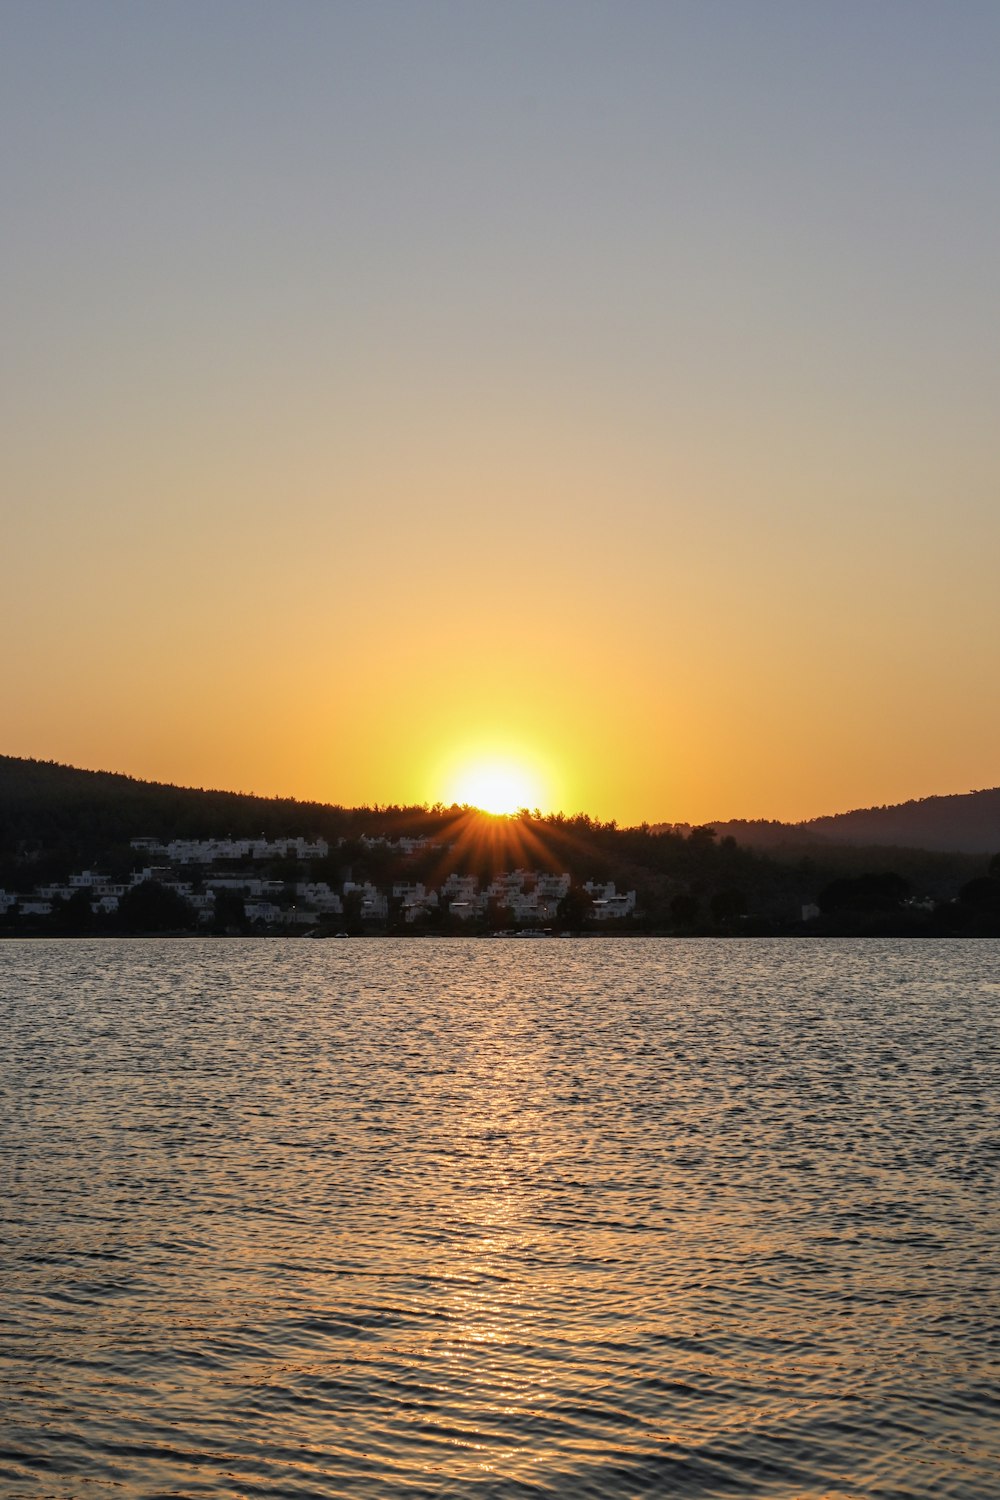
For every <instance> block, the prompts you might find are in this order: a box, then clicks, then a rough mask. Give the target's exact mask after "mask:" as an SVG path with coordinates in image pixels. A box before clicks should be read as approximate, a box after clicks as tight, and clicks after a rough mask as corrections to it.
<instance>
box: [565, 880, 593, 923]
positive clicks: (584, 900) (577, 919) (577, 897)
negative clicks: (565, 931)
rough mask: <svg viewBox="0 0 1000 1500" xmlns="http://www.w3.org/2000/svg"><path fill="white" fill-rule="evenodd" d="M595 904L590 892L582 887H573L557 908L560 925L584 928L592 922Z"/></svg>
mask: <svg viewBox="0 0 1000 1500" xmlns="http://www.w3.org/2000/svg"><path fill="white" fill-rule="evenodd" d="M593 910H594V902H593V899H592V897H591V895H590V892H589V891H585V890H584V888H583V886H582V885H571V886H570V888H569V890H568V891H567V892H566V894H565V896H563V897H562V899H561V900H560V902H559V905H558V907H557V908H556V912H557V915H558V917H559V921H560V923H561V924H562V925H563V926H564V927H583V926H584V924H585V923H586V922H588V921H589V920H590V916H591V914H592V912H593Z"/></svg>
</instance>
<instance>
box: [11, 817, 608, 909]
mask: <svg viewBox="0 0 1000 1500" xmlns="http://www.w3.org/2000/svg"><path fill="white" fill-rule="evenodd" d="M129 842H130V847H131V849H132V851H133V854H134V857H135V860H136V867H135V868H134V869H133V871H132V873H131V875H130V876H129V878H128V879H127V880H122V879H117V880H116V879H114V878H113V877H111V876H109V875H107V874H104V873H102V872H101V871H99V870H91V869H84V870H79V871H76V872H75V873H73V874H71V875H70V876H69V877H68V879H67V880H66V881H57V882H48V883H43V884H39V885H37V886H36V887H35V888H34V889H32V890H30V891H28V892H24V891H20V892H18V891H7V890H0V916H4V917H8V916H9V917H11V918H13V919H15V920H25V919H26V920H34V921H35V922H38V921H40V920H42V919H45V918H52V917H56V916H58V915H59V914H60V913H61V912H64V911H66V910H67V909H69V908H70V905H71V903H74V904H75V905H74V910H75V911H76V913H77V914H82V913H83V912H84V910H89V913H90V915H91V916H92V917H94V918H97V919H102V918H103V919H108V918H113V917H116V916H117V915H118V914H119V912H120V911H121V910H122V908H123V905H124V904H126V903H127V902H128V900H129V897H130V895H131V894H132V893H134V892H135V891H137V890H138V889H139V888H140V887H143V886H145V887H149V888H153V889H155V890H156V891H159V892H169V893H171V895H172V896H173V897H174V898H175V901H174V905H173V907H172V908H167V910H172V911H173V912H175V913H176V914H177V915H178V917H180V916H181V915H183V914H184V913H183V906H182V905H180V904H178V903H183V904H185V905H186V907H187V908H189V916H190V919H191V921H192V923H193V924H194V925H196V926H198V927H203V928H213V929H214V928H216V927H217V926H218V925H219V923H220V920H221V921H222V923H223V925H224V926H226V927H232V928H236V929H241V930H242V929H250V930H252V931H257V932H274V931H286V932H287V931H296V930H298V931H302V930H304V929H310V928H319V927H320V926H321V925H323V924H328V923H330V922H335V921H336V920H337V919H343V921H344V922H346V923H350V924H353V925H358V924H360V925H361V927H362V928H363V929H364V928H384V927H385V926H386V924H388V923H389V922H390V920H391V921H392V923H393V925H394V926H396V927H399V926H402V927H404V928H411V929H413V928H418V927H420V926H426V925H438V926H440V925H441V921H442V919H444V918H446V919H447V921H448V922H449V924H450V925H452V926H455V925H458V926H464V925H465V924H471V925H476V924H482V923H483V922H488V923H489V925H490V926H491V927H492V928H494V929H496V928H497V926H498V925H499V926H501V927H504V926H507V925H508V924H509V925H510V926H512V927H514V928H518V929H544V928H546V927H549V926H551V925H553V924H555V923H557V922H559V921H560V919H561V918H565V917H566V915H567V901H568V898H569V897H570V893H571V890H572V889H573V885H572V881H571V877H570V875H569V874H568V873H562V874H553V873H551V872H550V871H542V870H528V869H516V870H513V871H510V872H509V873H502V874H497V875H495V876H494V878H493V879H492V880H490V881H489V882H488V883H486V882H482V883H481V882H480V880H479V878H478V876H476V875H473V874H463V873H459V872H458V871H454V870H452V871H450V872H449V874H448V875H447V876H446V877H445V878H444V879H443V880H442V881H441V882H440V884H439V885H437V886H432V885H430V884H429V883H426V882H425V881H394V882H392V883H391V884H389V885H387V886H385V887H380V886H378V885H376V884H375V883H373V882H372V881H371V880H363V881H355V880H353V879H351V878H350V877H347V878H345V879H343V880H341V881H339V882H332V883H331V881H330V880H328V879H327V880H322V879H314V878H309V877H308V875H307V877H306V878H298V875H299V874H300V872H301V871H302V870H303V868H304V869H305V870H306V871H308V870H309V867H310V866H311V865H312V864H313V863H315V862H327V861H328V860H329V857H330V855H331V852H333V851H332V850H331V845H330V844H329V843H328V841H327V840H326V839H323V838H316V839H306V838H301V837H296V838H291V837H289V838H277V839H267V838H263V837H261V838H258V839H231V838H226V839H171V840H169V841H167V842H163V841H161V840H159V839H157V838H152V837H140V838H134V839H131V840H130V841H129ZM345 842H346V841H345V840H340V841H339V845H340V846H343V845H344V844H345ZM361 843H362V844H363V845H365V846H367V848H368V849H376V848H381V849H384V850H385V851H387V852H388V853H390V854H392V855H395V856H412V855H416V854H427V853H432V852H434V851H440V853H441V854H442V855H444V856H445V857H446V856H447V854H448V849H449V846H448V845H442V844H435V843H433V842H432V841H431V840H429V839H422V838H400V839H396V840H390V839H385V838H372V837H370V836H363V837H362V840H361ZM335 847H336V846H335ZM279 861H280V862H287V863H289V864H290V865H291V867H292V868H293V869H294V870H295V872H296V877H295V878H291V879H286V878H280V877H276V876H275V875H274V874H273V873H272V872H273V870H274V866H275V864H276V863H277V862H279ZM262 866H266V867H267V868H266V870H264V869H262V868H261V867H262ZM575 894H576V899H575V901H574V903H573V904H572V909H573V913H574V914H575V915H577V916H579V915H585V916H586V918H587V920H588V921H592V922H596V923H605V922H614V921H621V920H622V919H624V918H628V917H631V916H633V915H634V914H635V911H636V893H635V891H634V890H632V891H628V892H626V893H619V892H618V891H616V889H615V885H614V882H613V881H604V882H602V881H598V880H588V881H585V882H584V883H583V885H582V886H581V887H579V888H578V890H577V891H576V893H575ZM147 909H148V908H147Z"/></svg>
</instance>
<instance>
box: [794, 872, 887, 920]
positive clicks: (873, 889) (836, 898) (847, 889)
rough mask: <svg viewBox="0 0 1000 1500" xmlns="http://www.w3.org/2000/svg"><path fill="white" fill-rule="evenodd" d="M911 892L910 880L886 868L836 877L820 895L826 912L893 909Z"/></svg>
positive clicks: (820, 907)
mask: <svg viewBox="0 0 1000 1500" xmlns="http://www.w3.org/2000/svg"><path fill="white" fill-rule="evenodd" d="M909 894H910V882H909V881H908V880H904V879H903V877H902V876H901V875H896V874H894V873H893V872H892V871H891V870H886V871H884V872H883V873H882V874H879V875H876V874H868V875H855V876H853V877H851V876H844V877H842V878H841V879H840V880H832V881H831V882H830V884H829V885H828V886H825V887H824V889H823V890H822V891H820V893H819V895H818V896H817V898H816V903H817V905H818V906H819V909H820V911H823V912H845V911H846V912H851V911H853V912H876V911H892V910H893V908H894V907H898V906H901V905H902V903H903V902H904V901H905V900H906V898H907V896H908V895H909Z"/></svg>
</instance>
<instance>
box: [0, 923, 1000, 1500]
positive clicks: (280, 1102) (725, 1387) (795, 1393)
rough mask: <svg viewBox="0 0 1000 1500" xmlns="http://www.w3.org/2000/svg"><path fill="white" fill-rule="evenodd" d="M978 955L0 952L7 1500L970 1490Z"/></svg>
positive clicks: (991, 1451)
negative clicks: (42, 1499) (27, 1499)
mask: <svg viewBox="0 0 1000 1500" xmlns="http://www.w3.org/2000/svg"><path fill="white" fill-rule="evenodd" d="M998 1022H1000V944H997V943H994V942H975V943H972V942H970V943H962V942H939V943H921V942H894V941H868V942H835V941H830V942H824V941H814V942H809V941H799V942H790V941H774V942H770V941H730V942H712V941H693V942H683V941H672V940H663V939H661V940H655V939H653V940H649V941H641V940H613V939H607V940H604V939H601V940H592V941H586V940H581V941H558V940H553V941H548V942H525V941H520V942H519V941H506V942H504V941H480V942H476V941H464V940H461V939H455V940H448V939H443V940H439V941H413V940H411V941H406V940H401V941H391V940H357V941H349V942H336V941H333V942H319V943H316V942H312V943H311V942H303V941H301V940H299V941H281V940H276V941H256V942H255V941H241V940H233V941H211V940H204V941H200V940H192V941H179V940H174V941H168V942H159V941H148V942H93V943H88V942H63V943H58V942H5V943H2V944H0V1103H2V1109H0V1115H2V1120H0V1128H2V1139H3V1153H2V1179H3V1198H2V1214H3V1225H2V1232H3V1245H2V1265H0V1290H2V1297H0V1316H2V1327H0V1403H2V1405H0V1493H2V1494H3V1495H4V1496H5V1497H11V1496H24V1497H47V1500H92V1497H94V1500H96V1497H98V1496H101V1497H105V1496H107V1497H112V1496H113V1497H117V1500H131V1497H136V1496H143V1497H167V1496H182V1497H183V1496H191V1497H194V1496H202V1495H211V1496H220V1497H238V1496H302V1497H318V1496H320V1497H321V1496H347V1497H351V1500H355V1497H377V1500H396V1497H399V1500H404V1497H405V1500H420V1497H423V1496H427V1497H431V1496H457V1497H464V1496H470V1497H483V1500H486V1497H505V1500H506V1497H510V1500H515V1497H517V1500H521V1497H528V1496H559V1497H566V1500H582V1497H601V1500H604V1497H619V1496H621V1497H628V1496H640V1495H642V1496H649V1495H652V1496H674V1495H677V1496H730V1495H736V1496H767V1497H780V1496H788V1497H799V1500H805V1497H808V1500H820V1497H822V1500H846V1497H865V1500H869V1497H886V1500H888V1497H892V1500H904V1497H906V1500H912V1497H923V1496H926V1497H932V1496H933V1497H935V1500H941V1497H965V1500H972V1497H991V1500H995V1497H996V1496H998V1495H1000V1396H998V1381H997V1376H998V1373H1000V1320H998V1309H1000V1286H998V1262H1000V1255H998V1236H997V1231H998V1227H1000V1226H998V1218H1000V1197H998V1191H997V1189H998V1164H1000V1089H998V1084H1000V1032H998Z"/></svg>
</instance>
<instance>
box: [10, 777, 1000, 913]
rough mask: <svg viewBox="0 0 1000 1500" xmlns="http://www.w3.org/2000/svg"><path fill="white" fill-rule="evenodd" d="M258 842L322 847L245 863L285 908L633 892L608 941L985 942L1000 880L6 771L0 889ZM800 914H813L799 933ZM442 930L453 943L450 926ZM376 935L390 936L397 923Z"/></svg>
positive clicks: (938, 864) (581, 909)
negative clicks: (557, 877) (502, 887)
mask: <svg viewBox="0 0 1000 1500" xmlns="http://www.w3.org/2000/svg"><path fill="white" fill-rule="evenodd" d="M261 835H263V836H265V837H267V838H269V839H276V838H279V837H297V836H301V837H303V838H316V837H318V836H322V837H323V838H325V839H326V840H327V841H328V843H329V844H330V845H331V850H330V854H329V856H328V857H327V858H326V859H324V860H314V861H311V862H310V863H309V864H307V865H304V864H300V862H299V861H297V860H295V859H292V858H289V859H279V860H273V861H269V862H255V865H254V873H259V874H261V875H266V876H268V877H269V878H271V879H275V878H277V879H280V880H281V881H283V882H285V884H286V886H287V890H288V892H289V899H292V897H291V893H292V892H293V891H294V886H295V883H296V881H301V880H306V879H311V880H326V881H328V882H329V883H330V884H331V885H335V886H336V885H339V884H341V883H342V882H343V881H345V880H353V881H365V880H369V881H371V882H372V883H373V884H375V885H376V886H378V887H379V888H380V889H387V888H389V887H390V886H391V885H392V884H393V883H395V882H397V881H398V882H402V881H423V882H424V883H425V884H426V885H428V886H430V887H432V888H435V889H437V888H439V887H440V885H441V883H442V882H443V880H444V879H445V878H446V877H447V875H448V874H450V873H451V872H452V871H455V872H458V873H461V874H471V875H476V876H477V877H478V878H479V880H480V882H481V884H486V883H488V882H489V881H490V880H491V879H492V878H493V876H494V875H496V874H498V873H501V872H503V871H509V870H512V869H515V868H523V869H527V870H535V871H554V872H563V871H566V872H568V873H569V874H570V876H571V878H572V881H573V887H574V890H575V891H577V892H579V891H580V889H581V888H582V885H583V883H584V882H585V881H588V880H592V881H600V882H609V881H613V882H614V883H615V886H616V888H617V890H618V891H619V892H625V891H629V890H635V891H636V894H637V911H638V915H637V916H636V917H635V918H633V919H630V920H629V921H628V922H626V923H624V924H618V923H615V924H614V927H613V930H615V931H621V930H623V927H624V929H625V930H637V931H653V932H684V933H692V934H697V933H703V934H710V933H725V932H746V933H756V934H766V933H775V934H782V933H801V932H816V933H843V934H849V933H864V934H873V933H878V932H884V933H894V932H906V933H914V934H916V933H926V934H928V935H933V934H938V933H951V932H955V933H963V932H964V933H970V934H971V933H973V932H987V933H992V932H993V931H994V930H995V928H996V925H997V915H996V911H995V910H994V907H993V905H992V904H991V898H992V896H993V895H994V894H995V889H996V887H997V886H1000V871H997V870H996V869H993V868H992V867H990V866H988V864H987V862H986V861H985V860H984V859H983V858H982V857H978V856H971V855H961V854H959V855H948V854H944V853H936V852H931V853H928V852H927V851H923V850H913V849H893V850H886V849H884V848H883V849H850V848H843V847H839V848H830V847H827V846H816V847H811V848H810V849H809V850H808V851H802V850H798V851H796V853H795V856H794V857H790V858H778V857H776V856H775V855H774V854H772V853H769V852H768V853H765V852H764V851H761V850H757V849H753V848H747V847H745V846H743V845H741V844H740V843H739V842H738V841H737V840H736V839H735V838H734V837H733V836H732V835H727V836H722V837H719V836H718V834H717V832H716V831H715V830H714V829H711V828H698V827H695V828H689V829H686V830H680V829H677V828H665V829H664V828H659V829H654V828H650V827H649V826H648V825H642V826H640V827H637V828H619V827H617V826H616V825H615V824H614V823H602V822H600V821H599V820H597V819H593V818H590V817H588V816H586V815H585V814H579V815H577V816H572V817H567V816H564V815H563V814H555V815H550V816H541V815H539V814H529V813H525V814H522V815H521V816H519V817H517V818H510V819H495V818H489V817H486V816H484V815H482V814H479V813H477V812H475V811H473V810H470V809H468V808H463V807H457V806H452V807H445V806H443V805H441V804H438V805H436V806H433V807H400V806H372V807H360V808H344V807H338V806H332V805H328V804H323V803H308V802H299V801H295V800H293V799H288V798H265V797H256V796H246V795H241V794H239V793H233V792H217V791H203V790H198V789H192V788H181V787H172V786H164V785H161V784H159V783H154V782H143V781H137V780H134V779H132V778H131V777H127V776H121V775H116V774H112V773H107V772H92V771H80V770H76V769H75V768H72V767H67V766H60V765H56V764H54V763H49V762H39V761H28V760H18V759H14V758H12V757H0V888H3V889H6V890H7V891H17V892H21V893H27V892H29V891H31V890H33V889H34V888H35V887H36V886H39V885H42V884H44V883H59V882H65V881H66V880H67V879H68V877H69V875H70V874H72V873H74V872H75V871H79V870H81V869H85V868H89V869H99V870H101V871H102V872H104V873H106V874H108V875H109V876H111V877H112V878H114V879H118V880H122V881H124V882H126V883H127V881H128V877H129V875H130V873H131V871H132V870H133V869H135V868H136V867H137V866H138V865H140V864H143V863H149V862H150V861H149V858H148V857H145V856H144V857H140V856H138V855H137V854H136V853H135V851H133V850H132V849H131V848H130V845H129V840H130V839H133V838H140V837H146V838H156V839H159V840H162V841H163V842H168V841H169V840H170V839H173V838H186V839H208V838H225V837H232V838H257V837H259V836H261ZM401 838H408V839H425V840H427V841H428V844H427V845H426V846H425V847H422V848H419V849H417V850H416V851H414V852H405V851H403V850H401V849H399V848H398V847H392V845H393V844H395V843H396V841H398V840H399V839H401ZM367 840H375V841H376V842H374V843H371V842H367ZM153 862H155V860H154V861H153ZM193 873H194V875H195V878H197V871H194V872H193ZM976 881H980V882H982V881H986V882H992V884H987V885H985V886H983V885H976ZM977 893H978V894H977ZM576 899H577V910H576V912H575V913H574V912H572V911H570V912H568V913H567V915H568V916H569V917H572V918H573V920H572V921H567V925H569V926H574V927H581V928H586V926H587V925H588V922H589V920H590V919H589V918H588V915H587V913H586V910H585V903H582V905H581V899H582V898H580V897H579V896H577V898H576ZM809 907H813V908H815V909H816V910H815V911H814V912H812V913H810V914H809V915H808V917H807V919H806V920H805V921H804V920H803V909H804V908H809ZM998 910H1000V907H998ZM168 915H169V914H168ZM174 915H175V918H176V920H175V921H173V922H172V923H170V922H167V921H166V919H164V924H165V925H164V926H163V927H162V930H185V928H186V926H188V925H191V924H190V917H189V913H188V912H184V911H183V910H182V909H180V908H178V909H177V910H176V912H175V914H174ZM230 916H232V917H233V918H234V921H233V922H230V923H227V926H233V925H238V919H237V914H236V913H230ZM77 919H78V925H83V926H89V927H91V928H92V929H93V930H97V928H98V927H100V928H101V930H121V931H136V930H156V924H155V923H151V922H150V921H148V920H147V921H145V922H144V921H143V919H142V916H141V913H140V914H139V915H136V913H134V912H133V913H130V912H129V911H128V909H126V911H125V913H124V914H120V915H117V916H116V918H115V921H112V920H111V918H110V917H109V918H108V919H104V918H95V923H96V924H97V926H96V927H95V925H94V924H92V923H90V922H89V919H88V918H86V917H85V916H84V914H83V900H82V898H81V900H80V902H79V903H78V909H77V910H76V913H75V917H74V915H73V914H70V915H69V916H67V914H66V912H65V911H64V910H62V908H61V907H60V908H59V910H58V911H56V912H54V913H53V923H54V925H59V924H60V923H61V924H62V926H63V927H64V928H65V929H66V930H69V928H71V927H73V924H74V921H75V920H77ZM437 922H438V927H439V929H440V930H449V927H448V919H447V917H446V916H445V915H444V914H442V915H441V916H440V917H439V918H438V919H437ZM102 924H103V926H102ZM28 925H29V926H30V925H31V924H28ZM36 925H38V926H41V925H46V924H45V923H43V922H42V921H41V920H40V922H39V923H38V924H36ZM386 925H387V926H388V927H389V928H390V929H391V927H392V918H391V917H390V920H389V922H388V923H387V924H386ZM4 927H5V930H6V931H8V932H10V931H11V930H13V929H14V928H15V927H16V928H17V930H24V929H25V924H24V920H23V919H21V918H19V917H18V915H17V913H16V911H15V912H14V913H12V915H11V918H10V919H9V920H7V921H6V922H5V924H4ZM50 930H51V929H50ZM456 930H459V929H456ZM460 930H465V931H468V930H469V929H468V927H465V928H462V929H460ZM609 930H610V929H609Z"/></svg>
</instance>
